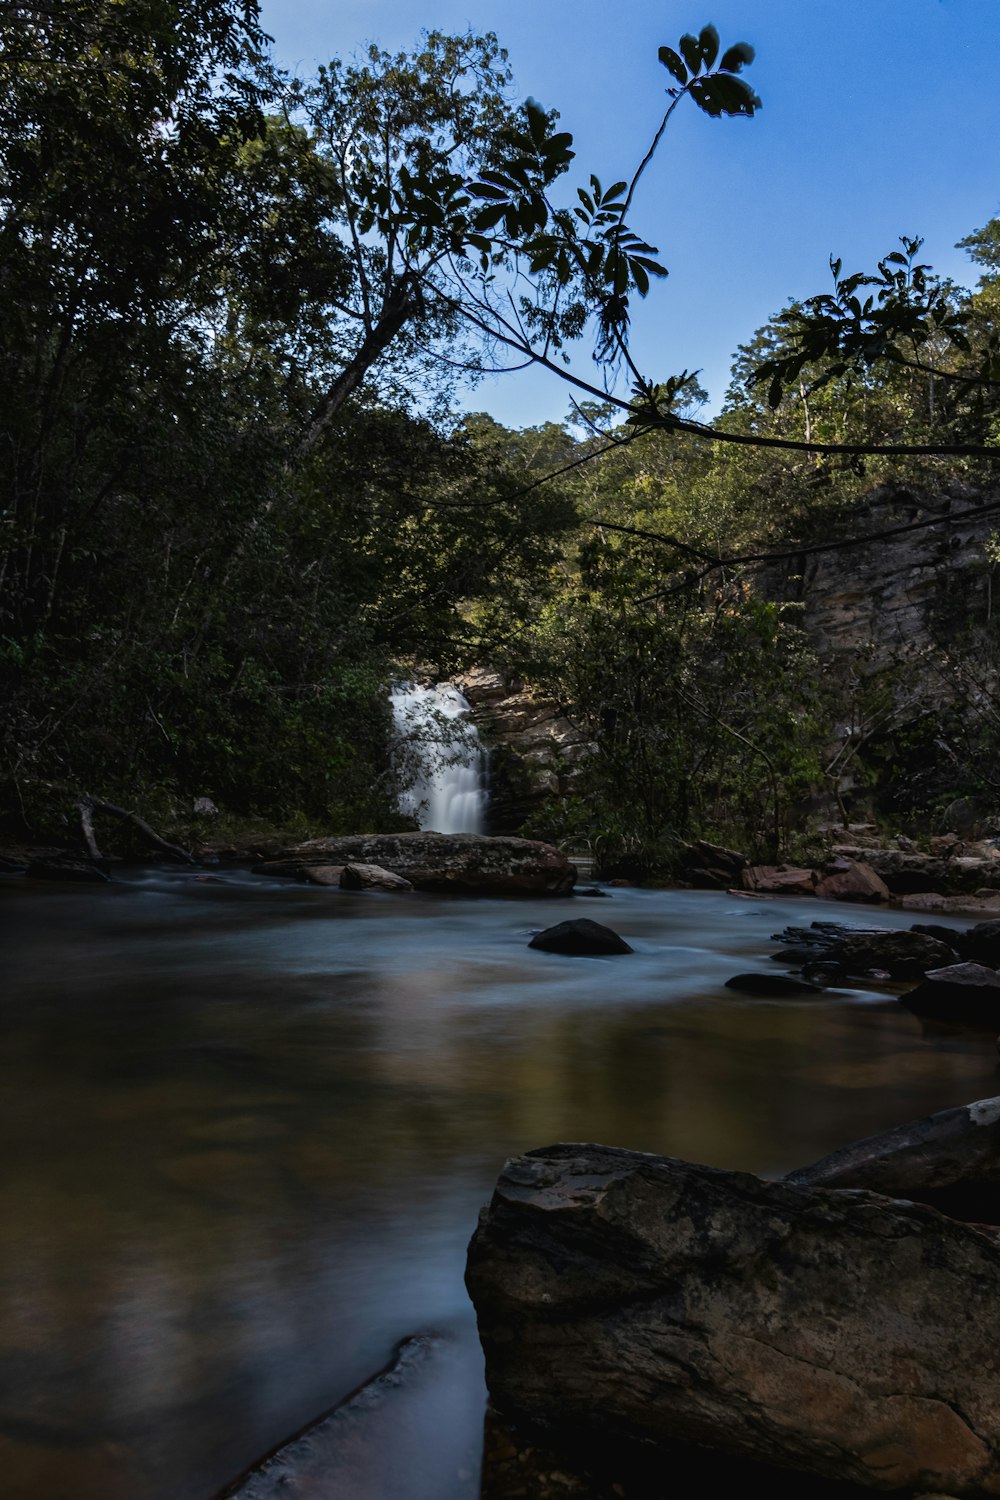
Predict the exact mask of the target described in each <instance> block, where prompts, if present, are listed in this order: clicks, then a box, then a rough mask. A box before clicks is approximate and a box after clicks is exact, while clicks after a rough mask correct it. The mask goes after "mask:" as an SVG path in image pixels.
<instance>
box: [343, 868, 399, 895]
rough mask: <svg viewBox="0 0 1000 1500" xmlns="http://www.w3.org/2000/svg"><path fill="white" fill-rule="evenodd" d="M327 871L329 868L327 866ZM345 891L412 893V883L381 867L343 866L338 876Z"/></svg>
mask: <svg viewBox="0 0 1000 1500" xmlns="http://www.w3.org/2000/svg"><path fill="white" fill-rule="evenodd" d="M327 868H328V869H329V868H330V866H327ZM340 885H341V889H342V890H345V891H412V890H413V885H412V882H411V881H409V880H406V879H405V878H404V877H403V876H402V875H394V874H393V873H392V871H391V870H383V869H382V867H381V865H345V866H344V868H343V870H342V871H341V875H340Z"/></svg>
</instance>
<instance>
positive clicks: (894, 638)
mask: <svg viewBox="0 0 1000 1500" xmlns="http://www.w3.org/2000/svg"><path fill="white" fill-rule="evenodd" d="M990 506H993V507H995V509H991V510H988V511H987V513H986V514H983V511H984V508H985V507H990ZM929 522H933V524H927V523H929ZM848 527H849V529H848ZM998 529H1000V491H992V492H982V491H980V492H973V491H970V490H966V489H962V488H958V487H955V488H952V489H950V490H945V491H942V492H939V493H937V494H935V495H929V494H917V493H916V492H912V491H908V490H890V489H884V490H879V491H876V492H875V493H874V494H873V495H872V496H871V498H870V499H869V500H868V501H867V502H866V504H865V505H863V506H862V507H860V508H859V509H858V510H857V511H856V512H854V513H853V515H852V516H851V518H850V521H849V523H845V524H844V526H843V531H844V535H845V537H846V538H850V540H849V542H848V544H846V545H839V546H837V547H836V548H835V549H834V550H824V551H810V550H809V549H808V548H803V550H802V552H801V553H799V554H798V555H797V556H793V557H792V558H791V559H789V560H788V561H784V562H780V563H770V564H767V565H765V566H764V567H763V568H762V570H761V574H760V580H759V587H760V590H761V592H762V593H763V594H765V595H766V596H767V597H769V598H772V599H780V600H782V601H796V602H799V603H801V604H802V606H803V613H802V625H803V627H804V629H805V630H806V632H807V633H808V635H809V636H810V637H811V639H812V641H813V643H814V645H815V646H816V649H817V650H818V652H819V653H820V656H821V658H822V659H823V661H824V663H827V664H829V665H831V666H840V667H842V668H845V669H848V670H853V671H856V672H860V673H862V674H864V675H871V674H873V673H876V672H879V671H882V670H885V669H889V668H895V667H898V666H899V665H900V664H901V663H905V662H910V663H914V662H916V661H917V660H918V659H919V658H924V659H927V658H928V656H929V655H930V654H933V653H940V652H942V651H951V650H955V649H961V650H963V651H966V652H967V651H969V650H970V649H976V648H978V649H979V650H980V651H982V649H983V648H984V647H985V646H986V645H987V637H988V634H989V626H990V623H991V619H992V615H993V612H994V608H995V605H994V599H993V590H994V577H995V574H996V567H995V565H994V564H993V563H992V562H991V560H990V558H989V556H988V554H987V543H988V541H989V538H990V536H991V535H992V533H993V532H995V531H997V530H998ZM874 532H881V533H886V532H888V533H889V534H888V535H882V536H879V537H876V538H874V539H872V540H868V539H867V538H868V537H869V535H870V534H871V533H874ZM855 538H856V539H857V540H855ZM821 545H823V544H821ZM997 606H1000V597H998V600H997ZM946 690H947V685H946V684H942V683H941V682H940V681H939V680H937V679H936V677H935V676H934V675H933V674H932V673H930V672H929V673H928V675H927V677H926V679H925V681H924V682H923V683H922V693H921V696H923V695H924V693H926V695H927V697H928V699H929V700H931V701H940V700H941V698H942V696H943V695H944V696H946Z"/></svg>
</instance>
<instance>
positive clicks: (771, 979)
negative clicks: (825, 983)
mask: <svg viewBox="0 0 1000 1500" xmlns="http://www.w3.org/2000/svg"><path fill="white" fill-rule="evenodd" d="M726 989H727V990H739V991H740V992H741V993H742V994H744V995H773V996H774V997H775V998H777V997H778V996H781V995H821V994H822V993H823V990H822V986H821V985H818V984H813V983H812V981H811V980H809V979H794V978H793V977H792V976H791V975H790V974H734V975H733V977H732V979H727V980H726Z"/></svg>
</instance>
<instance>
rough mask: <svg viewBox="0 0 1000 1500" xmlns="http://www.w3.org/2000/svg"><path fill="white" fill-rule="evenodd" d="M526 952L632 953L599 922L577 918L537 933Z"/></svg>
mask: <svg viewBox="0 0 1000 1500" xmlns="http://www.w3.org/2000/svg"><path fill="white" fill-rule="evenodd" d="M528 947H529V948H540V949H541V950H542V952H543V953H568V954H573V955H580V956H584V955H587V954H591V955H601V954H610V953H634V952H635V950H634V948H630V947H629V945H628V943H626V941H625V939H624V938H622V937H619V936H618V933H617V932H613V931H612V929H611V928H610V927H605V926H604V925H603V924H602V923H601V922H592V921H591V920H590V918H589V917H576V918H574V919H573V920H572V921H569V922H557V923H556V925H555V926H554V927H546V928H545V931H544V932H536V933H535V936H534V937H533V938H532V939H531V942H530V943H529V944H528Z"/></svg>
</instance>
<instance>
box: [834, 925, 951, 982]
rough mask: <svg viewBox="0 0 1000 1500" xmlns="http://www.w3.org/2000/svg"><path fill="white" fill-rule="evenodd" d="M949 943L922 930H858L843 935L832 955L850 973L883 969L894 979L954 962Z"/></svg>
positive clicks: (911, 975) (914, 977) (918, 973)
mask: <svg viewBox="0 0 1000 1500" xmlns="http://www.w3.org/2000/svg"><path fill="white" fill-rule="evenodd" d="M955 956H956V955H955V953H954V951H953V950H952V949H951V948H949V946H948V945H947V943H942V942H940V941H939V940H938V939H937V938H933V937H928V936H927V935H926V934H925V933H920V932H858V933H848V934H847V935H846V936H844V937H842V938H839V939H838V940H837V941H836V942H835V943H834V944H833V946H832V948H831V949H830V957H831V958H832V959H835V960H836V962H837V963H839V964H840V965H841V966H842V968H843V969H844V971H845V973H847V974H859V975H863V974H867V973H869V972H870V970H872V969H880V970H882V971H883V972H884V973H886V974H888V975H889V977H890V978H891V979H919V978H920V977H921V975H923V974H925V973H926V972H927V970H928V969H933V968H938V967H940V965H942V964H948V963H951V962H953V960H954V958H955Z"/></svg>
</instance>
